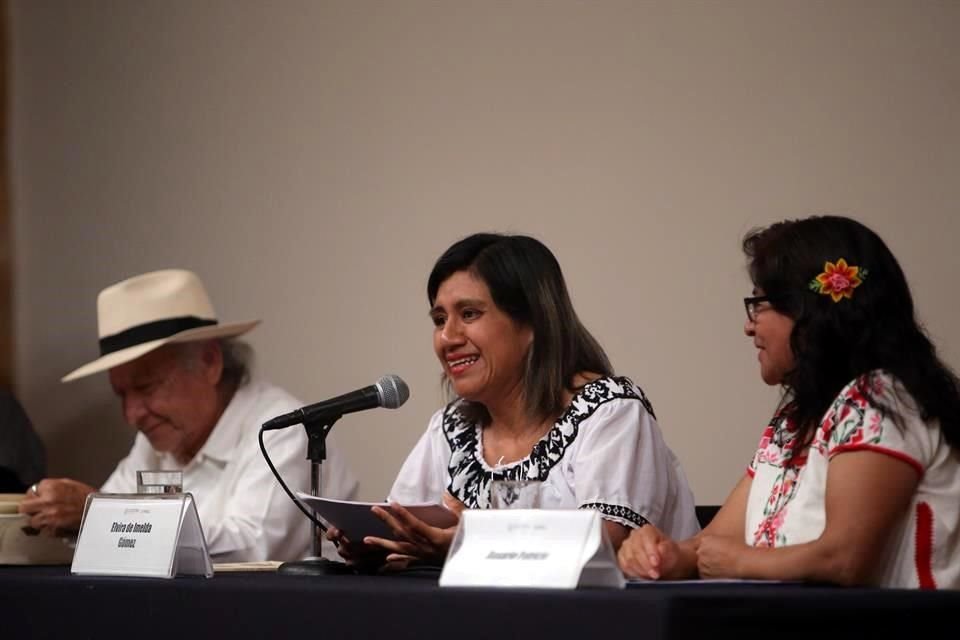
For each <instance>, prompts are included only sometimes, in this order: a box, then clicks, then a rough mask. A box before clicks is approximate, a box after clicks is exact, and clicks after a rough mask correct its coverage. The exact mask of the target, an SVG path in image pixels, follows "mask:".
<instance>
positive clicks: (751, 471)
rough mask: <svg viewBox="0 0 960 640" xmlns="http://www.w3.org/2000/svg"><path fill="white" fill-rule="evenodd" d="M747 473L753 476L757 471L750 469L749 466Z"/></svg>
mask: <svg viewBox="0 0 960 640" xmlns="http://www.w3.org/2000/svg"><path fill="white" fill-rule="evenodd" d="M747 475H748V476H750V477H751V478H753V476H755V475H757V472H756V471H754V470H753V469H751V468H750V467H747Z"/></svg>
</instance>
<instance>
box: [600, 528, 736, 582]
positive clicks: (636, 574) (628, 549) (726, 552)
mask: <svg viewBox="0 0 960 640" xmlns="http://www.w3.org/2000/svg"><path fill="white" fill-rule="evenodd" d="M749 551H750V547H748V546H747V545H746V544H745V543H744V542H743V541H742V540H740V539H739V538H734V537H730V536H718V535H710V534H708V533H706V532H702V533H701V534H700V535H698V536H696V537H694V538H690V539H689V540H684V541H683V542H677V541H676V540H673V539H672V538H670V536H668V535H666V534H665V533H663V532H662V531H660V530H659V529H657V528H656V527H655V526H653V525H651V524H648V525H645V526H643V527H640V528H639V529H634V530H633V531H632V532H630V536H629V537H628V538H627V539H626V540H624V542H623V544H622V545H621V546H620V551H619V552H618V553H617V560H618V562H619V563H620V569H621V570H622V571H623V572H624V574H626V575H627V576H628V577H631V578H647V579H650V580H669V579H682V578H693V577H696V576H699V577H701V578H740V577H744V576H743V575H742V573H743V572H742V571H741V566H740V565H741V560H742V559H743V557H744V556H745V554H746V553H749Z"/></svg>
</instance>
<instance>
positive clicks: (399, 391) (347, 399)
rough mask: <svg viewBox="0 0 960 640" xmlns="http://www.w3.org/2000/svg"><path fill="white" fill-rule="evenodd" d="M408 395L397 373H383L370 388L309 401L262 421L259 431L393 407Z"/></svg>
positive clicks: (397, 405)
mask: <svg viewBox="0 0 960 640" xmlns="http://www.w3.org/2000/svg"><path fill="white" fill-rule="evenodd" d="M409 397H410V389H408V388H407V383H406V382H404V381H403V379H401V378H400V376H395V375H392V374H391V375H385V376H383V377H381V378H380V379H379V380H377V382H376V383H375V384H372V385H370V386H369V387H364V388H363V389H357V390H356V391H351V392H350V393H345V394H343V395H342V396H337V397H336V398H331V399H330V400H324V401H323V402H317V403H314V404H308V405H307V406H305V407H301V408H299V409H297V410H296V411H291V412H290V413H285V414H283V415H281V416H277V417H276V418H271V419H270V420H267V421H266V422H264V423H263V426H262V427H261V430H263V431H271V430H273V429H284V428H286V427H290V426H293V425H295V424H301V423H304V422H311V421H313V420H319V419H323V418H339V417H340V416H342V415H344V414H345V413H353V412H354V411H365V410H366V409H375V408H376V407H383V408H385V409H396V408H397V407H399V406H400V405H402V404H403V403H404V402H406V401H407V398H409Z"/></svg>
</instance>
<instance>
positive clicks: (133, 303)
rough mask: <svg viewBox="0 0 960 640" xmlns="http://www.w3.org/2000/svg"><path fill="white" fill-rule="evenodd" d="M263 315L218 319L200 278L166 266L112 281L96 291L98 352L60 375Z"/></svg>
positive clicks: (85, 371)
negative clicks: (224, 321)
mask: <svg viewBox="0 0 960 640" xmlns="http://www.w3.org/2000/svg"><path fill="white" fill-rule="evenodd" d="M259 323H260V320H251V321H248V322H236V323H233V324H220V323H219V321H218V320H217V314H216V312H215V311H214V309H213V304H212V303H211V302H210V297H209V296H208V295H207V291H206V289H205V288H204V286H203V283H202V282H200V278H198V277H197V276H196V274H194V273H193V272H191V271H186V270H184V269H165V270H162V271H153V272H151V273H145V274H143V275H139V276H134V277H133V278H129V279H127V280H124V281H122V282H118V283H117V284H114V285H111V286H109V287H107V288H106V289H104V290H103V291H101V292H100V295H99V296H97V325H98V333H99V336H100V357H99V358H97V359H96V360H94V361H93V362H88V363H87V364H85V365H83V366H82V367H80V368H79V369H76V370H74V371H72V372H70V373H68V374H67V375H65V376H64V377H63V378H62V382H70V381H71V380H76V379H77V378H82V377H84V376H88V375H90V374H92V373H97V372H99V371H105V370H107V369H109V368H111V367H115V366H117V365H121V364H124V363H125V362H130V361H131V360H135V359H136V358H139V357H140V356H142V355H144V354H146V353H149V352H151V351H153V350H154V349H157V348H159V347H162V346H163V345H165V344H169V343H171V342H191V341H194V340H208V339H210V338H223V337H229V336H238V335H241V334H243V333H246V332H247V331H250V330H251V329H253V328H254V327H255V326H257V325H258V324H259Z"/></svg>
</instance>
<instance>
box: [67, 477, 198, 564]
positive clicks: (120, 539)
mask: <svg viewBox="0 0 960 640" xmlns="http://www.w3.org/2000/svg"><path fill="white" fill-rule="evenodd" d="M70 572H71V573H73V574H79V575H103V576H139V577H149V578H172V577H174V576H176V575H202V576H206V577H208V578H209V577H211V576H213V565H212V564H211V562H210V554H209V553H208V551H207V543H206V540H205V539H204V537H203V529H202V528H201V527H200V518H199V516H198V515H197V507H196V504H194V501H193V495H191V494H189V493H182V494H166V495H164V494H150V495H139V494H108V493H94V494H91V495H90V496H89V497H88V498H87V504H86V506H85V508H84V513H83V520H82V521H81V524H80V535H79V537H78V538H77V548H76V551H75V552H74V554H73V565H72V566H71V568H70Z"/></svg>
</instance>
